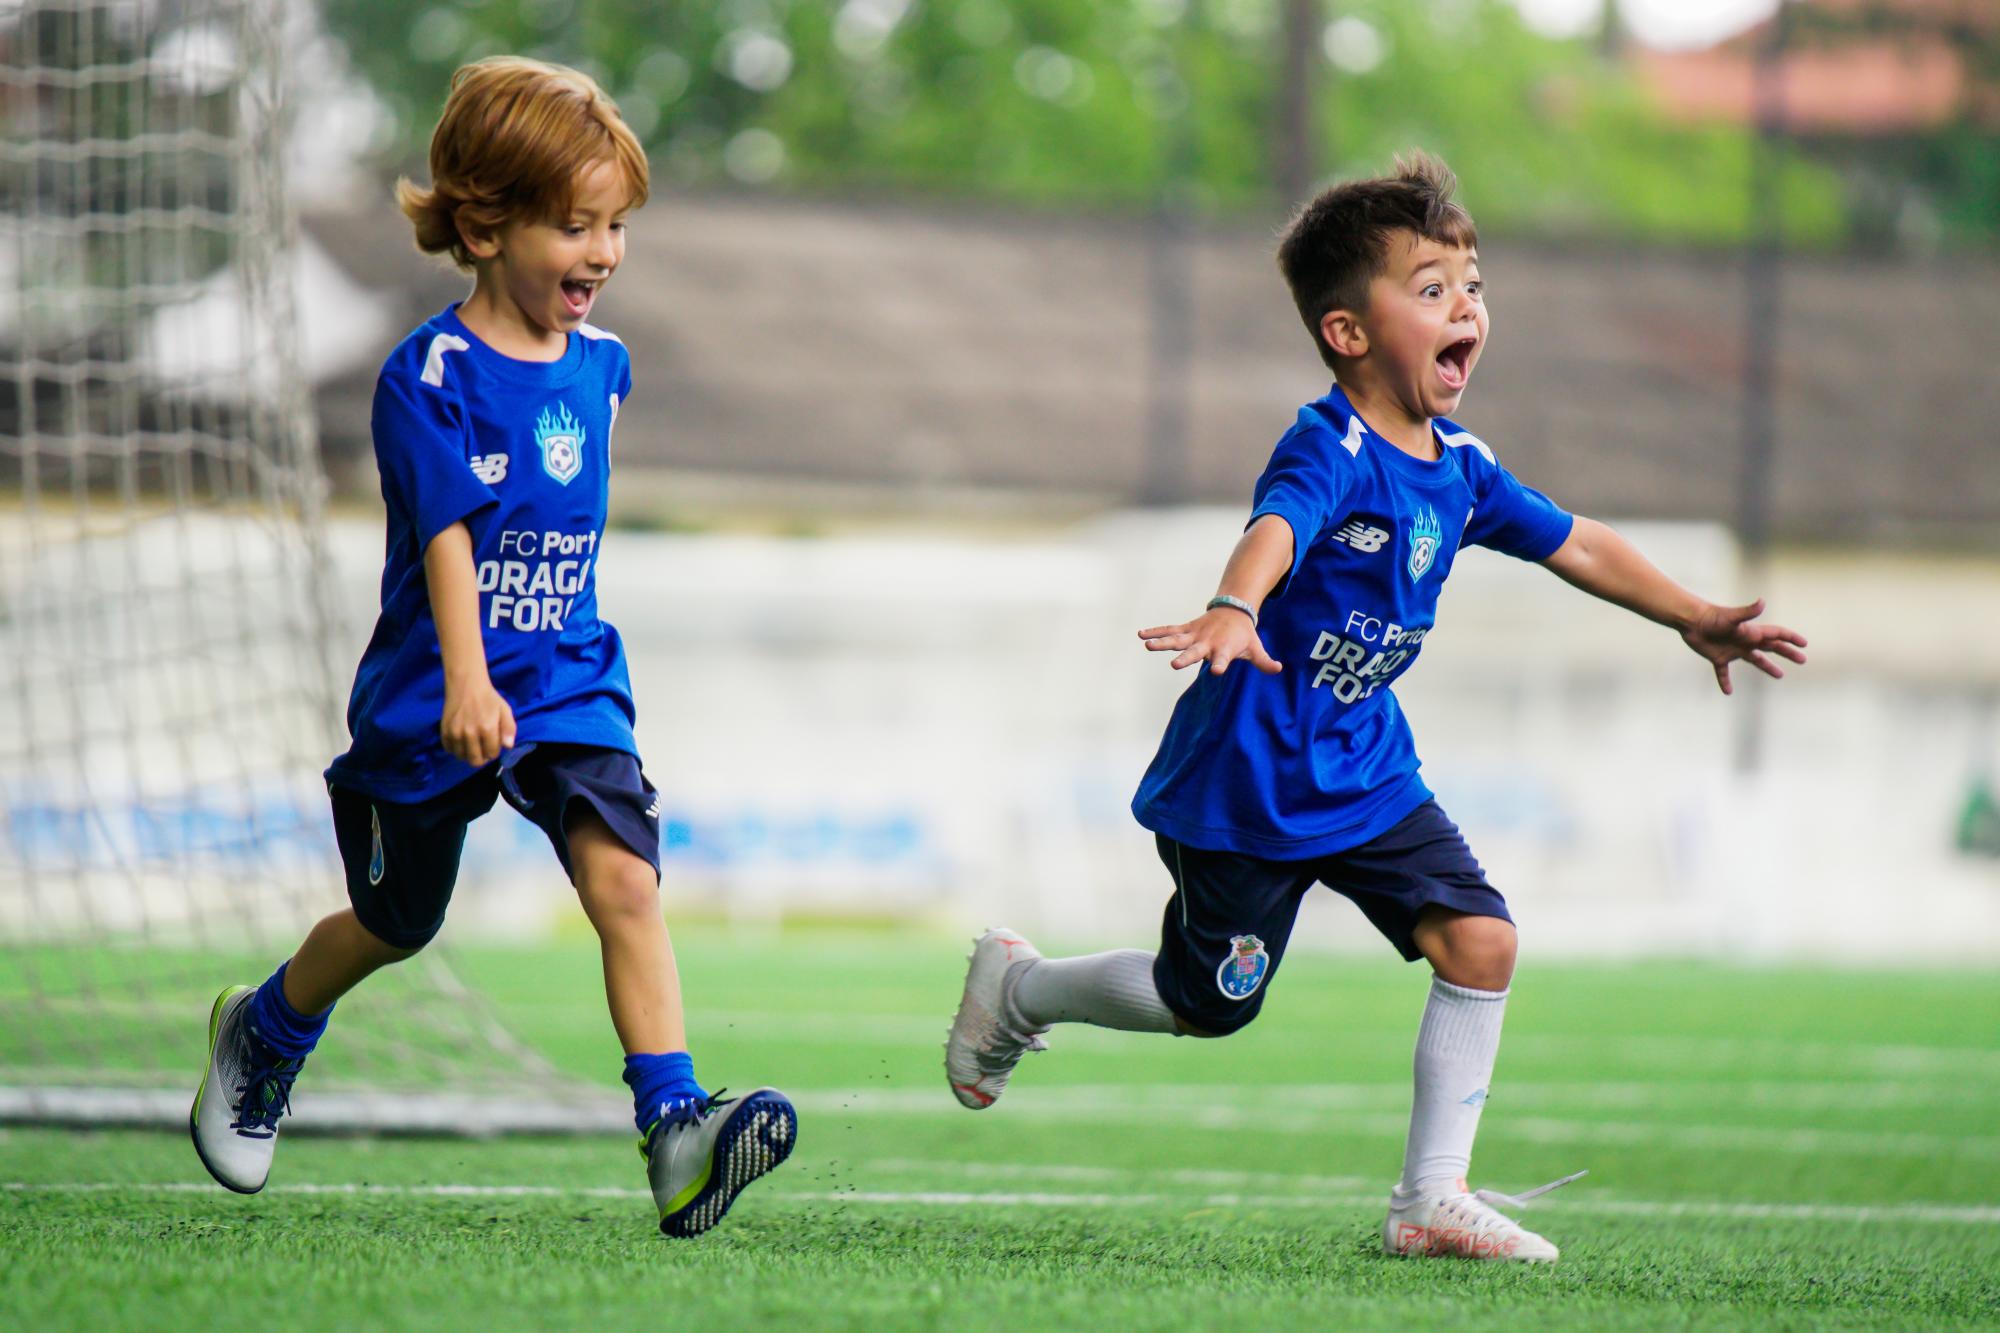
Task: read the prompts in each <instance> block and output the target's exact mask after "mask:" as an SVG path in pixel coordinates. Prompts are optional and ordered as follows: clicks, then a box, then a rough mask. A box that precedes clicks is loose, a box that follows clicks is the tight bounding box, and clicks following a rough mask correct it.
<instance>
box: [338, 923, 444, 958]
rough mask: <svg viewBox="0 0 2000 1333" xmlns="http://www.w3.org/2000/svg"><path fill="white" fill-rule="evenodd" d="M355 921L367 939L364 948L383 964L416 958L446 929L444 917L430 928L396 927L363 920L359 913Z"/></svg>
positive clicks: (364, 941) (429, 926)
mask: <svg viewBox="0 0 2000 1333" xmlns="http://www.w3.org/2000/svg"><path fill="white" fill-rule="evenodd" d="M354 920H355V923H356V924H357V925H359V926H360V927H361V931H362V934H363V936H364V937H365V939H364V940H363V942H362V943H363V946H364V947H365V948H366V949H367V950H368V952H369V953H371V954H373V955H374V956H375V959H376V961H377V962H379V963H383V964H387V963H400V962H402V961H403V960H404V959H406V958H414V957H416V956H417V955H418V954H419V953H422V952H423V949H424V946H425V945H427V944H429V943H430V942H431V941H432V940H434V939H436V938H437V935H438V932H439V931H440V930H442V929H444V918H442V917H440V918H438V919H437V920H436V921H434V922H432V923H431V924H430V925H428V926H417V927H407V926H406V927H396V926H391V925H388V924H387V923H384V922H376V921H368V920H363V919H362V917H361V915H360V914H359V913H356V914H355V918H354Z"/></svg>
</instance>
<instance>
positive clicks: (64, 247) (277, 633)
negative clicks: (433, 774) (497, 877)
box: [0, 0, 575, 1130]
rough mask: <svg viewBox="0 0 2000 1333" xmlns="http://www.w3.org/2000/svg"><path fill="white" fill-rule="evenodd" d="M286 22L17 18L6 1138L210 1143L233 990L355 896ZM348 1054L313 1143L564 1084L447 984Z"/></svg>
mask: <svg viewBox="0 0 2000 1333" xmlns="http://www.w3.org/2000/svg"><path fill="white" fill-rule="evenodd" d="M284 18H285V9H284V6H283V5H282V3H281V0H183V2H181V3H175V2H174V0H97V2H95V3H93V2H92V0H61V2H56V0H27V3H20V2H19V0H16V3H13V4H8V3H4V2H3V0H0V59H4V65H0V119H4V122H5V125H4V133H0V193H4V196H5V207H4V209H0V293H4V295H0V355H4V358H5V367H6V369H5V371H4V376H0V488H4V489H0V1119H65V1120H83V1121H96V1122H102V1123H133V1122H141V1123H156V1122H161V1121H167V1120H176V1119H179V1118H182V1117H185V1115H186V1113H187V1112H186V1104H187V1101H188V1099H189V1098H190V1097H191V1094H192V1089H193V1084H194V1080H195V1079H196V1077H197V1075H198V1073H199V1069H200V1066H201V1062H202V1059H203V1055H204V1050H205V1041H206V1018H207V1011H208V1004H209V1001H210V1000H211V999H212V998H213V996H214V994H215V993H216V992H217V991H218V990H219V989H220V988H221V987H222V986H223V985H225V984H227V983H229V982H232V981H239V980H240V981H248V982H253V983H254V982H256V981H258V980H261V979H262V978H263V977H264V976H265V975H267V974H268V972H269V971H270V969H271V968H272V967H273V966H274V965H275V964H276V963H277V962H278V961H279V960H281V959H282V958H284V957H285V956H286V955H287V954H288V953H289V952H290V951H291V949H292V948H293V947H295V945H296V944H297V942H298V940H299V939H300V938H301V936H302V933H303V931H304V930H305V928H306V927H307V926H308V925H309V924H310V923H311V922H312V920H314V919H315V918H316V917H317V916H319V915H321V914H323V913H324V912H326V911H329V910H331V909H333V908H334V907H336V906H338V905H339V904H340V903H341V901H342V900H343V897H342V891H341V878H340V870H339V865H338V861H337V858H336V856H335V854H334V850H333V840H332V834H331V829H330V826H329V824H328V821H327V816H326V799H325V794H324V792H323V791H322V790H321V788H320V786H319V776H318V775H319V772H320V770H321V768H322V767H323V766H324V764H325V763H326V762H327V760H328V758H329V757H330V756H331V755H332V754H333V753H334V752H335V751H336V750H337V749H338V748H339V746H338V741H339V739H340V737H341V734H342V733H341V730H340V705H341V694H342V690H341V683H342V682H341V680H340V679H339V677H338V675H337V668H336V666H335V664H334V663H333V662H332V661H331V657H332V653H331V651H330V644H332V643H333V642H335V641H336V640H335V636H334V635H333V634H332V633H331V630H332V622H331V616H332V613H331V610H330V606H331V604H332V598H331V595H330V591H329V587H328V582H327V579H326V576H325V569H326V561H325V553H324V550H323V547H322V523H321V509H322V500H323V497H322V486H323V482H322V474H321V471H320V467H319V460H318V457H317V453H316V445H315V440H314V434H313V428H312V419H311V411H310V404H309V402H308V398H307V386H306V385H305V384H304V383H303V382H302V377H301V374H300V371H299V361H298V356H297V346H296V345H297V335H296V326H295V322H294V318H293V310H292V304H291V302H292V296H291V290H290V276H289V275H290V265H289V262H288V260H289V247H290V245H291V238H292V236H293V228H292V222H291V219H290V217H289V216H288V213H287V208H286V200H285V194H284V187H283V165H284V143H285V135H286V131H287V108H286V99H285V95H284V92H285V89H284V81H283V75H282V69H281V61H280V56H281V54H282V52H283V50H284V39H283V31H282V29H283V21H284ZM336 1029H337V1033H336V1035H337V1038H338V1040H335V1041H330V1042H329V1043H328V1046H327V1048H326V1049H325V1050H323V1051H322V1053H321V1054H320V1055H319V1056H317V1057H316V1058H315V1060H314V1068H313V1070H312V1074H311V1081H312V1084H313V1087H314V1096H313V1097H312V1098H310V1099H306V1100H307V1101H308V1102H309V1103H310V1104H309V1105H308V1106H303V1107H302V1108H301V1111H302V1121H301V1123H305V1124H312V1123H318V1124H320V1125H321V1126H323V1127H350V1128H366V1127H369V1126H370V1125H371V1124H373V1125H380V1126H384V1127H389V1128H395V1129H401V1130H408V1129H421V1128H425V1127H439V1128H472V1129H481V1128H484V1129H500V1128H508V1127H510V1126H509V1125H508V1124H507V1123H505V1121H504V1115H505V1112H504V1108H505V1106H506V1105H507V1104H508V1103H507V1098H506V1094H507V1093H508V1092H509V1091H510V1090H513V1091H518V1090H520V1089H523V1088H528V1087H540V1088H542V1089H546V1088H548V1087H550V1086H561V1081H560V1080H552V1079H551V1078H550V1073H551V1071H550V1070H549V1067H548V1066H547V1064H546V1063H545V1062H543V1061H542V1060H541V1059H540V1057H538V1056H537V1055H535V1054H534V1053H533V1052H531V1051H529V1050H528V1049H526V1048H524V1047H523V1046H521V1045H520V1044H519V1043H518V1042H516V1041H514V1040H513V1039H511V1038H510V1037H509V1036H508V1034H507V1033H506V1032H505V1031H504V1030H503V1029H502V1027H501V1026H500V1025H499V1024H498V1023H497V1022H496V1021H495V1020H494V1019H493V1017H492V1015H491V1013H490V1012H489V1009H488V1007H487V1006H486V1005H485V1004H484V1003H483V1002H482V1001H481V1000H480V999H479V998H478V997H477V996H475V995H472V994H470V993H468V992H467V990H466V989H465V988H464V987H463V986H461V985H459V984H458V982H457V981H456V979H455V977H454V974H453V972H452V971H451V969H450V967H449V966H448V964H446V963H445V962H443V961H441V960H439V959H438V958H436V957H433V956H431V955H429V954H427V955H425V956H424V957H423V958H422V959H420V960H419V961H417V962H414V963H411V964H407V965H405V966H403V967H401V968H395V969H390V970H389V971H388V972H387V973H384V974H382V975H380V976H379V977H378V978H377V979H376V980H374V981H371V983H370V984H369V985H368V986H367V987H364V988H363V990H362V992H360V993H357V994H356V995H355V996H353V997H350V999H349V1001H347V1002H345V1003H343V1005H342V1007H341V1013H340V1016H339V1018H338V1020H337V1023H336ZM474 1090H477V1091H478V1092H479V1093H481V1094H482V1095H481V1096H479V1097H478V1098H476V1099H467V1098H465V1097H463V1096H462V1095H461V1096H459V1097H458V1098H457V1099H456V1100H454V1096H453V1094H465V1093H469V1092H472V1091H474ZM412 1092H422V1093H425V1094H429V1097H428V1099H425V1098H414V1099H413V1098H412V1097H410V1096H408V1095H405V1094H409V1093H412ZM468 1100H472V1101H475V1102H476V1104H477V1106H478V1107H479V1108H481V1111H480V1114H478V1115H475V1114H473V1113H472V1111H471V1110H469V1109H468V1107H467V1105H466V1104H465V1103H466V1102H467V1101H468ZM489 1113H493V1114H499V1115H501V1116H502V1120H501V1121H499V1122H496V1121H494V1120H493V1118H492V1114H489ZM522 1114H523V1115H525V1116H526V1117H527V1119H526V1122H525V1123H527V1124H528V1125H529V1126H531V1127H532V1126H533V1125H539V1124H547V1125H549V1126H550V1127H559V1126H567V1125H573V1124H574V1123H575V1122H574V1119H573V1117H567V1116H562V1115H541V1114H539V1113H537V1112H535V1111H534V1110H533V1109H532V1108H528V1109H526V1110H524V1111H523V1112H522Z"/></svg>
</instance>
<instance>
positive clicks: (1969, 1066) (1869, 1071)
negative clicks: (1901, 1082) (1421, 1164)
mask: <svg viewBox="0 0 2000 1333" xmlns="http://www.w3.org/2000/svg"><path fill="white" fill-rule="evenodd" d="M1501 1049H1502V1051H1503V1052H1507V1051H1511V1052H1514V1053H1516V1054H1522V1055H1530V1056H1534V1057H1538V1058H1541V1057H1553V1058H1563V1059H1571V1058H1573V1059H1580V1060H1581V1059H1590V1058H1592V1057H1598V1058H1603V1057H1604V1056H1606V1054H1607V1053H1608V1054H1609V1058H1611V1059H1613V1060H1616V1061H1618V1062H1619V1063H1621V1064H1625V1063H1629V1062H1630V1061H1632V1060H1634V1059H1642V1060H1644V1061H1645V1062H1647V1063H1649V1064H1651V1063H1658V1064H1661V1065H1664V1066H1671V1067H1679V1068H1685V1067H1687V1066H1688V1065H1689V1064H1692V1065H1694V1066H1695V1067H1696V1068H1704V1067H1705V1068H1715V1067H1716V1066H1718V1065H1722V1066H1727V1065H1733V1064H1747V1065H1750V1066H1752V1067H1753V1068H1757V1069H1763V1070H1776V1069H1790V1068H1794V1067H1800V1066H1803V1067H1804V1068H1806V1069H1807V1070H1809V1071H1814V1072H1817V1071H1823V1070H1826V1069H1829V1068H1835V1069H1844V1070H1849V1071H1851V1072H1853V1073H1855V1074H1857V1075H1875V1076H1879V1077H1884V1078H1886V1077H1892V1076H1901V1077H1905V1078H1907V1077H1909V1076H1910V1075H1913V1074H1931V1075H1939V1076H1942V1077H1945V1078H1950V1079H1966V1078H2000V1048H1996V1047H1994V1046H1993V1045H1990V1044H1989V1045H1985V1046H1895V1045H1869V1044H1867V1043H1856V1044H1854V1045H1848V1044H1847V1043H1845V1042H1830V1041H1828V1042H1815V1041H1773V1040H1769V1039H1752V1038H1747V1037H1637V1036H1618V1035H1615V1034H1611V1033H1606V1034H1605V1035H1603V1036H1593V1037H1583V1036H1521V1037H1509V1038H1508V1039H1507V1040H1506V1042H1505V1043H1504V1044H1503V1045H1502V1047H1501Z"/></svg>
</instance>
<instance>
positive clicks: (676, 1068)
mask: <svg viewBox="0 0 2000 1333" xmlns="http://www.w3.org/2000/svg"><path fill="white" fill-rule="evenodd" d="M648 1079H658V1080H661V1081H673V1082H678V1081H680V1080H682V1079H686V1080H688V1081H689V1082H693V1081H694V1056H692V1055H690V1054H689V1053H688V1052H686V1051H662V1052H660V1053H658V1054H647V1053H643V1052H639V1053H634V1054H631V1055H628V1056H626V1057H625V1082H626V1084H627V1085H628V1086H629V1087H633V1088H637V1087H638V1086H639V1085H640V1084H641V1083H643V1082H645V1081H646V1080H648Z"/></svg>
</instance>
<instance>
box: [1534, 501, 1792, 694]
mask: <svg viewBox="0 0 2000 1333" xmlns="http://www.w3.org/2000/svg"><path fill="white" fill-rule="evenodd" d="M1542 563H1543V564H1544V565H1546V566H1548V567H1549V568H1550V569H1552V570H1554V571H1555V572H1556V573H1557V574H1559V575H1561V576H1562V578H1563V579H1564V580H1565V581H1567V582H1569V583H1572V584H1574V585H1575V586H1577V587H1579V588H1581V589H1583V590H1584V591H1585V592H1587V593H1590V594H1592V595H1593V596H1597V597H1602V598H1603V599H1604V600H1605V601H1607V602H1611V603H1613V604H1615V605H1618V606H1622V607H1624V608H1625V609H1626V610H1627V611H1634V612H1637V613H1638V614H1639V615H1642V616H1644V617H1646V619H1648V620H1651V621H1654V622H1655V623H1657V624H1661V625H1666V626H1668V627H1669V628H1671V629H1676V630H1679V631H1680V636H1681V640H1682V641H1683V642H1684V643H1686V644H1687V646H1688V647H1690V648H1692V649H1694V650H1695V652H1697V653H1699V654H1701V656H1702V657H1703V658H1705V659H1706V660H1707V662H1708V664H1709V665H1710V666H1711V667H1713V668H1714V669H1715V683H1716V684H1717V685H1719V686H1721V687H1722V692H1723V693H1724V694H1729V693H1732V690H1731V688H1730V684H1729V664H1730V663H1731V662H1734V661H1736V660H1738V659H1739V658H1740V659H1742V660H1743V661H1745V662H1748V663H1749V664H1750V665H1751V666H1754V667H1756V668H1757V669H1758V670H1759V671H1761V672H1763V673H1764V674H1765V675H1767V676H1776V677H1780V678H1782V677H1783V676H1784V674H1785V673H1784V669H1783V668H1781V667H1780V666H1779V665H1778V664H1777V663H1776V662H1773V661H1772V660H1771V658H1770V656H1769V654H1771V653H1776V654H1777V655H1778V656H1780V657H1787V658H1790V659H1791V660H1792V661H1794V662H1803V661H1805V660H1806V655H1805V653H1804V652H1803V651H1802V650H1803V649H1804V648H1805V646H1806V639H1805V635H1803V634H1800V633H1798V632H1797V631H1796V630H1789V629H1786V628H1785V627H1784V626H1783V625H1770V624H1761V623H1758V621H1757V617H1758V616H1760V615H1762V614H1763V613H1764V602H1763V600H1762V599H1761V598H1760V599H1758V600H1757V601H1754V602H1752V603H1750V604H1749V605H1748V606H1717V605H1716V604H1715V603H1713V602H1709V601H1704V600H1703V599H1702V598H1700V597H1697V596H1695V595H1694V594H1693V593H1691V592H1689V591H1688V590H1687V589H1686V588H1683V587H1681V585H1680V584H1678V583H1675V582H1674V581H1673V580H1672V579H1670V578H1668V577H1667V576H1666V575H1665V574H1663V573H1661V572H1660V571H1659V570H1658V569H1657V568H1655V567H1654V565H1653V563H1652V562H1651V561H1650V560H1648V559H1646V557H1645V556H1643V555H1641V554H1639V548H1637V547H1636V546H1634V545H1632V543H1631V542H1628V541H1626V540H1625V539H1624V538H1623V537H1621V536H1619V535H1618V534H1617V533H1616V532H1614V531H1612V530H1611V529H1610V528H1609V527H1606V526H1605V525H1604V524H1602V523H1599V522H1598V521H1597V520H1596V519H1594V518H1584V517H1582V516H1581V515H1579V516H1578V517H1577V520H1576V526H1575V527H1573V528H1571V529H1570V534H1569V538H1568V540H1566V541H1564V542H1563V544H1562V545H1561V546H1560V547H1558V548H1556V553H1555V554H1554V555H1552V556H1550V557H1549V558H1548V559H1546V560H1544V561H1543V562H1542Z"/></svg>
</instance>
